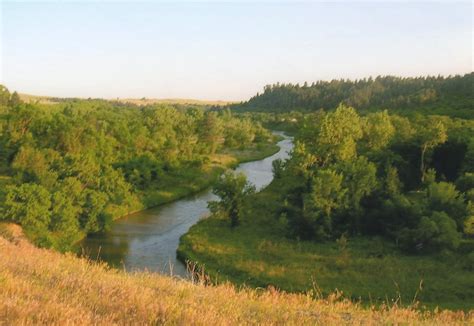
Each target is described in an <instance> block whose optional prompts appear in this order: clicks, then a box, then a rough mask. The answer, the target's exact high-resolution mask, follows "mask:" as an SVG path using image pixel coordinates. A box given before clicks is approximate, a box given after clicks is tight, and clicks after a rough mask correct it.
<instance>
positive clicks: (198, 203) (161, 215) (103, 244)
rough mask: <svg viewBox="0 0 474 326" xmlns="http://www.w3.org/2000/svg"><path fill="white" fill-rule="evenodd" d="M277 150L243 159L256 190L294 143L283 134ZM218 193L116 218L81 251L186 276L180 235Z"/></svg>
mask: <svg viewBox="0 0 474 326" xmlns="http://www.w3.org/2000/svg"><path fill="white" fill-rule="evenodd" d="M278 134H280V135H282V136H283V137H284V140H282V141H280V142H279V143H278V146H279V147H280V151H279V152H278V153H276V154H274V155H272V156H269V157H267V158H265V159H263V160H260V161H253V162H248V163H242V164H240V165H239V166H238V167H237V169H236V170H237V171H239V172H243V173H245V175H246V176H247V179H248V180H249V181H250V182H251V183H252V184H254V185H255V187H256V188H257V190H260V189H262V188H263V187H265V186H267V185H268V184H269V183H270V182H271V181H272V179H273V174H272V162H273V161H274V160H276V159H279V158H280V159H286V158H287V157H288V152H289V151H290V150H291V149H292V147H293V143H292V140H291V138H290V137H287V136H284V135H283V134H281V133H278ZM216 199H217V197H216V196H215V195H213V194H212V193H211V190H210V189H207V190H204V191H202V192H200V193H197V194H195V195H191V196H189V197H186V198H184V199H180V200H177V201H174V202H171V203H169V204H165V205H161V206H158V207H155V208H151V209H147V210H144V211H141V212H138V213H135V214H131V215H129V216H126V217H124V218H121V219H119V220H116V221H115V222H114V223H113V225H112V227H111V230H110V231H108V232H106V233H103V234H97V235H91V236H89V237H87V238H86V239H84V240H83V241H82V243H81V248H82V252H83V254H85V255H87V256H88V257H90V258H91V259H99V260H102V261H105V262H107V263H108V264H109V265H110V266H113V267H118V268H124V269H126V270H127V271H135V270H148V271H151V272H160V273H164V274H173V275H179V276H182V277H185V276H186V274H187V273H186V267H185V266H184V264H183V263H182V262H180V261H179V260H177V259H176V250H177V248H178V244H179V238H180V237H181V236H182V235H183V234H184V233H186V232H187V231H188V230H189V228H190V227H191V226H192V225H193V224H195V223H197V222H198V221H199V219H201V218H203V217H205V216H206V215H207V214H209V210H208V209H207V202H208V201H210V200H216Z"/></svg>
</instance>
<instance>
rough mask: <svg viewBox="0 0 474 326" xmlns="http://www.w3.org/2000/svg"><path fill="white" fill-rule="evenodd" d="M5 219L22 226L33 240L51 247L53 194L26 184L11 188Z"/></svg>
mask: <svg viewBox="0 0 474 326" xmlns="http://www.w3.org/2000/svg"><path fill="white" fill-rule="evenodd" d="M4 208H5V219H7V220H10V221H14V222H17V223H19V224H21V225H22V226H23V227H24V229H25V231H26V232H27V233H28V234H29V235H30V236H31V237H32V238H33V240H34V241H35V242H36V243H38V244H39V245H41V246H49V245H50V244H51V243H50V239H49V235H48V231H49V230H48V228H49V224H50V222H51V210H50V208H51V194H50V193H49V191H48V190H47V189H46V188H44V187H43V186H40V185H37V184H33V183H24V184H22V185H19V186H10V187H9V188H8V190H7V196H6V199H5V203H4Z"/></svg>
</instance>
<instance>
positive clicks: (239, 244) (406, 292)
mask: <svg viewBox="0 0 474 326" xmlns="http://www.w3.org/2000/svg"><path fill="white" fill-rule="evenodd" d="M283 186H284V185H281V184H279V182H278V181H276V182H273V183H272V184H271V185H270V186H269V187H268V188H267V189H265V190H264V191H262V192H261V193H259V194H256V195H255V197H253V198H251V200H249V202H248V203H247V207H246V209H245V212H244V218H243V221H242V225H241V226H239V227H237V228H235V229H231V228H230V227H229V221H227V220H222V219H218V218H216V217H210V218H208V219H205V220H202V221H200V222H199V223H198V224H196V225H194V226H193V227H192V228H191V229H190V231H189V232H188V233H187V234H185V235H184V236H183V237H182V238H181V242H180V246H179V249H178V253H179V257H180V259H181V260H183V261H184V260H191V261H194V262H197V263H198V264H200V265H201V266H204V269H205V272H206V273H208V274H209V275H210V277H211V279H213V280H216V281H217V282H223V281H231V282H232V283H234V284H239V285H242V284H245V285H248V286H252V287H266V286H268V285H273V286H275V287H277V288H280V289H283V290H285V291H291V292H307V291H310V292H316V293H320V294H322V295H327V294H329V293H331V292H333V291H335V290H336V289H337V290H339V291H342V292H343V293H344V295H345V296H346V297H349V298H351V299H354V300H359V299H361V300H362V302H363V303H364V304H376V303H377V304H381V303H384V302H387V301H388V302H398V303H401V304H404V305H406V304H411V303H412V302H414V301H420V303H421V304H422V305H426V306H427V307H429V308H434V307H435V306H440V307H443V308H450V309H467V310H468V309H473V308H474V307H473V302H474V286H473V284H474V274H473V273H472V268H473V266H472V262H470V261H469V257H468V256H467V253H445V254H443V255H436V256H433V255H426V256H407V255H404V254H402V253H400V252H399V251H398V250H397V248H395V246H394V245H393V244H392V243H389V242H387V241H385V240H383V239H381V238H349V239H348V244H347V248H345V249H344V248H343V247H341V246H340V245H338V244H337V243H336V242H326V243H316V242H309V241H297V240H291V239H287V238H286V237H285V235H284V232H283V230H282V227H281V226H280V225H279V223H278V221H276V220H275V218H274V217H273V216H274V215H273V212H274V207H277V205H276V203H277V201H278V200H279V199H278V196H277V195H276V191H275V190H276V189H278V188H280V187H283Z"/></svg>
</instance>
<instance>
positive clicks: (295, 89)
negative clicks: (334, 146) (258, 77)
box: [232, 73, 474, 112]
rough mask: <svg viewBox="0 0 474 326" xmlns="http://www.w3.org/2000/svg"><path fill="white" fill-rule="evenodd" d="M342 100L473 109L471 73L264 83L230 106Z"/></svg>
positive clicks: (329, 105)
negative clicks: (244, 99)
mask: <svg viewBox="0 0 474 326" xmlns="http://www.w3.org/2000/svg"><path fill="white" fill-rule="evenodd" d="M340 103H345V104H347V105H350V106H353V107H355V108H357V109H377V108H389V109H400V108H403V109H407V108H423V107H425V108H427V107H439V106H443V107H449V109H470V110H474V73H469V74H465V75H463V76H458V75H457V76H449V77H441V76H438V77H416V78H403V77H394V76H378V77H376V78H364V79H359V80H344V79H342V80H332V81H318V82H315V83H312V84H308V83H305V84H303V85H299V84H279V83H277V84H274V85H267V86H265V88H264V91H263V93H261V94H257V95H256V96H254V97H252V98H251V99H250V100H248V101H247V102H244V103H241V104H235V105H233V106H232V107H233V108H234V109H236V110H241V111H259V112H286V111H292V110H295V111H316V110H319V109H333V108H335V107H336V106H337V105H338V104H340Z"/></svg>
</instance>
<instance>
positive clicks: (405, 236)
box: [179, 74, 474, 308]
mask: <svg viewBox="0 0 474 326" xmlns="http://www.w3.org/2000/svg"><path fill="white" fill-rule="evenodd" d="M472 78H473V74H468V75H465V76H464V77H449V78H413V79H394V78H391V77H387V78H376V79H374V80H372V79H368V80H367V79H366V80H363V81H359V82H355V83H352V82H343V81H333V82H329V83H324V82H320V83H317V84H315V85H313V86H303V87H298V86H291V85H280V86H274V87H267V88H266V91H265V93H264V94H262V95H257V96H256V97H254V98H252V99H251V100H250V101H249V102H246V103H245V104H244V106H243V107H244V108H245V110H244V111H246V112H242V113H241V114H242V115H243V116H245V117H251V118H252V119H254V120H256V121H260V122H261V123H263V124H264V125H266V126H268V127H270V128H277V129H279V130H287V131H288V132H290V133H291V134H292V135H293V136H294V148H293V150H292V152H291V153H290V158H289V159H288V160H285V161H281V160H276V161H274V162H273V174H274V180H273V181H272V183H271V184H270V186H268V187H267V188H266V189H265V190H263V191H261V192H260V193H252V191H249V190H248V189H249V188H248V186H249V185H248V184H246V183H245V180H242V176H240V175H234V176H232V175H226V176H225V177H223V178H221V179H220V181H219V183H218V184H217V185H216V186H215V187H214V193H215V194H216V195H218V196H219V197H220V198H221V199H222V201H221V202H220V204H217V203H216V202H211V203H210V207H211V208H212V209H213V215H212V216H211V217H210V218H209V219H207V220H203V221H200V222H199V223H198V224H197V225H195V226H193V227H192V228H191V230H190V232H189V233H188V234H186V235H185V236H184V237H183V238H182V240H181V244H180V248H179V255H180V257H181V258H182V259H183V260H191V261H196V262H198V263H200V264H202V265H203V266H205V268H206V270H207V272H208V273H209V274H211V276H212V277H215V278H216V279H217V278H220V279H221V280H230V281H232V282H234V283H237V284H247V285H252V286H255V287H264V286H268V285H269V284H271V285H272V286H276V287H279V288H282V289H284V290H287V291H306V292H308V293H314V291H316V293H319V295H320V294H321V293H330V292H331V291H332V290H334V289H335V288H337V289H339V290H342V291H344V293H346V294H347V295H349V296H350V297H352V298H354V299H356V300H357V299H360V298H363V299H364V301H365V302H369V301H370V302H371V303H372V302H377V301H378V302H382V301H386V300H388V299H387V298H391V300H394V301H397V302H398V301H400V302H401V301H404V302H407V301H409V300H414V299H413V298H414V297H415V298H416V299H418V300H421V301H422V302H423V303H427V304H431V305H433V306H434V305H442V306H444V307H453V308H459V307H465V308H472V298H473V297H474V291H473V290H474V289H473V288H472V287H471V286H470V285H469V284H472V282H473V281H474V279H473V278H472V271H473V270H474V119H473V117H474V116H473V113H474V111H473V106H472V105H470V104H469V103H472V101H471V100H472V98H473V90H472V85H473V84H472ZM389 81H392V82H393V87H388V86H387V83H389ZM378 84H379V85H380V84H384V85H385V87H384V91H383V92H380V93H379V95H380V96H378V95H377V96H376V94H375V92H374V93H372V91H370V92H369V93H371V94H372V95H371V96H369V97H368V98H367V99H366V100H367V101H363V102H351V101H354V100H355V99H356V94H357V92H356V89H358V87H360V89H362V85H365V86H367V87H368V88H371V87H375V86H376V85H378ZM331 85H332V86H331ZM336 85H338V86H337V87H336ZM357 85H358V86H357ZM368 85H369V86H370V87H369V86H368ZM402 85H406V87H402ZM423 85H425V86H426V85H430V86H429V87H432V88H433V89H435V90H436V91H435V92H434V93H433V94H437V95H436V96H437V97H438V99H439V101H438V100H435V99H434V98H432V100H430V101H432V102H430V105H433V108H432V109H431V108H429V107H428V106H423V105H422V104H423V101H422V100H420V98H418V100H416V101H415V98H416V96H415V94H421V93H420V92H422V91H421V90H422V89H423V87H425V86H423ZM343 86H344V87H343ZM365 86H364V87H365ZM331 87H334V89H332V90H331V91H328V92H329V93H327V96H326V97H325V96H322V95H321V94H320V95H314V97H313V98H312V97H306V100H307V102H304V101H303V102H298V101H299V100H301V99H302V98H299V97H298V96H299V95H301V96H303V95H302V94H310V90H311V91H314V92H315V94H317V93H318V90H322V89H326V90H329V89H331ZM450 87H452V88H450ZM343 89H345V90H346V91H344V92H343ZM351 89H352V90H351ZM336 90H339V91H340V92H339V91H336ZM297 94H299V95H297ZM336 94H338V95H337V96H336ZM403 94H405V95H406V96H403ZM408 94H411V95H408ZM382 95H383V96H382ZM292 96H294V97H292ZM298 98H299V99H298ZM296 99H298V100H296ZM396 99H398V100H396ZM267 100H268V102H267ZM293 100H295V101H296V102H291V101H293ZM288 101H289V102H288ZM445 101H447V102H445ZM448 102H449V103H448ZM270 103H271V104H270ZM298 103H307V104H308V103H312V104H308V105H307V106H298V105H297V104H298ZM347 103H358V104H359V105H360V106H361V107H362V109H359V107H356V108H354V107H352V106H349V105H348V104H347ZM426 103H428V100H427V102H426ZM305 105H306V104H305ZM438 105H439V106H438ZM379 106H380V107H382V108H383V109H378V108H377V107H379ZM243 107H242V106H240V107H236V110H237V111H241V110H242V108H243ZM392 107H399V109H398V110H394V109H392ZM261 108H265V109H268V111H274V112H258V111H259V109H261ZM290 108H291V111H290V110H288V112H282V111H285V110H286V109H290ZM298 108H304V109H306V110H307V111H301V110H298ZM312 108H315V109H316V110H311V109H312ZM319 108H325V110H323V109H319ZM279 109H282V110H281V111H280V110H279ZM254 110H255V111H256V112H255V111H254ZM263 111H265V110H263ZM460 111H462V112H463V114H458V113H459V112H460ZM461 116H462V117H464V118H461ZM236 221H237V222H238V223H237V222H236ZM198 244H199V245H198ZM214 248H219V250H217V249H214ZM224 248H225V249H224ZM230 252H232V253H233V254H232V255H230V254H228V253H230ZM448 278H449V282H446V279H448ZM466 300H467V301H470V302H471V304H466V303H465V302H466Z"/></svg>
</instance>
